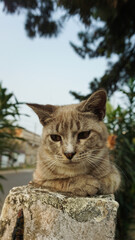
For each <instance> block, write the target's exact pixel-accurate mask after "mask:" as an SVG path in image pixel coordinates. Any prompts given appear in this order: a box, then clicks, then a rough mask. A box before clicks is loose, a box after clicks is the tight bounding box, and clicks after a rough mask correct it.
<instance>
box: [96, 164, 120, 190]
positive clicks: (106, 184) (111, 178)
mask: <svg viewBox="0 0 135 240" xmlns="http://www.w3.org/2000/svg"><path fill="white" fill-rule="evenodd" d="M100 183H101V188H100V194H112V193H115V192H116V191H117V190H118V189H119V187H120V183H121V176H120V173H119V171H118V169H117V168H116V167H115V166H114V165H113V166H112V170H111V172H110V173H109V174H108V175H106V176H105V177H103V178H101V179H100Z"/></svg>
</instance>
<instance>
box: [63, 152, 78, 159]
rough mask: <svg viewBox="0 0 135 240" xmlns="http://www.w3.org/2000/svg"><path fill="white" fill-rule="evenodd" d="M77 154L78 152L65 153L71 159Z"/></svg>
mask: <svg viewBox="0 0 135 240" xmlns="http://www.w3.org/2000/svg"><path fill="white" fill-rule="evenodd" d="M75 154H76V152H65V153H64V155H65V156H66V157H67V158H68V159H69V160H71V159H72V158H73V156H74V155H75Z"/></svg>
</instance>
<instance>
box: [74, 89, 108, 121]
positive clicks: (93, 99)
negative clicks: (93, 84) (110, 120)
mask: <svg viewBox="0 0 135 240" xmlns="http://www.w3.org/2000/svg"><path fill="white" fill-rule="evenodd" d="M106 100H107V94H106V91H105V90H104V89H100V90H98V91H96V92H94V93H93V94H92V95H91V96H90V97H89V98H88V99H87V100H85V101H82V102H81V103H80V104H79V107H78V110H79V111H81V112H92V113H94V114H95V115H96V116H97V117H98V119H99V120H103V118H104V116H105V111H106Z"/></svg>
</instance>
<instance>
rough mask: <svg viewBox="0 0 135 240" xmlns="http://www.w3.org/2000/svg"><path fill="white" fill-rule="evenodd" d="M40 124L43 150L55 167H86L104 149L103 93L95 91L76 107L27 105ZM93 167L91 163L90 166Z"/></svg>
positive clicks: (103, 91)
mask: <svg viewBox="0 0 135 240" xmlns="http://www.w3.org/2000/svg"><path fill="white" fill-rule="evenodd" d="M28 106H30V107H31V108H32V109H33V110H34V111H35V113H36V114H37V115H38V117H39V119H40V122H41V124H42V125H43V134H42V149H43V151H44V152H45V154H46V156H47V157H48V158H49V159H52V160H53V161H55V164H56V165H57V166H61V165H65V166H70V167H71V166H72V167H74V166H77V165H78V164H84V161H86V158H87V164H88V163H90V162H91V159H92V158H95V159H96V158H97V157H96V156H97V153H98V152H99V151H100V150H101V149H102V148H104V146H105V141H106V138H107V131H106V128H105V126H104V124H103V122H102V120H103V118H104V116H105V106H106V92H105V90H98V91H97V92H95V93H93V94H92V95H91V96H90V97H89V98H88V99H87V100H85V101H82V102H81V103H79V104H73V105H66V106H53V105H39V104H28ZM93 164H94V163H93Z"/></svg>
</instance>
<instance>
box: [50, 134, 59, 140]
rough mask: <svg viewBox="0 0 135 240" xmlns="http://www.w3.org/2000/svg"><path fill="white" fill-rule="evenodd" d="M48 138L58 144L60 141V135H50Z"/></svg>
mask: <svg viewBox="0 0 135 240" xmlns="http://www.w3.org/2000/svg"><path fill="white" fill-rule="evenodd" d="M50 137H51V139H52V140H53V141H54V142H60V141H61V136H60V135H57V134H51V135H50Z"/></svg>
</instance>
